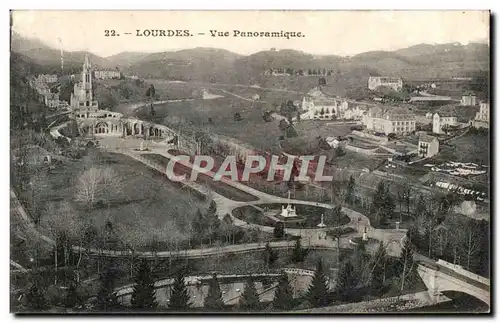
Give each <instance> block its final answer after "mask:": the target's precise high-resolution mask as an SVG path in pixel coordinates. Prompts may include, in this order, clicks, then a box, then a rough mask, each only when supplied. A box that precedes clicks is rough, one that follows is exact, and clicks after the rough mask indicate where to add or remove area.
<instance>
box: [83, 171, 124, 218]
mask: <svg viewBox="0 0 500 323" xmlns="http://www.w3.org/2000/svg"><path fill="white" fill-rule="evenodd" d="M122 188H123V183H122V181H121V179H120V177H119V176H118V174H117V173H116V172H115V171H114V170H113V169H112V168H111V167H105V168H102V167H91V168H90V169H88V170H85V171H83V172H82V173H81V174H80V176H79V177H78V179H77V182H76V193H75V199H76V200H77V201H78V202H81V203H83V204H85V205H86V206H87V207H88V209H89V210H90V209H92V208H93V206H94V204H95V203H97V202H98V201H101V202H104V203H109V202H110V199H111V197H112V196H116V195H117V194H120V193H121V191H122Z"/></svg>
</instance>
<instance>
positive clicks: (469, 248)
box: [460, 220, 483, 271]
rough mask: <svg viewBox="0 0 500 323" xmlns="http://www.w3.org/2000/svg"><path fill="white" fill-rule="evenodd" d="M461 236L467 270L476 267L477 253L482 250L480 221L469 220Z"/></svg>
mask: <svg viewBox="0 0 500 323" xmlns="http://www.w3.org/2000/svg"><path fill="white" fill-rule="evenodd" d="M460 237H461V240H462V241H461V251H462V253H463V254H464V256H465V257H464V258H465V259H464V260H465V262H464V264H465V268H466V269H467V270H469V271H470V270H471V268H475V267H476V266H475V265H476V264H477V263H478V259H477V255H478V254H479V252H480V251H481V246H482V244H483V243H482V239H483V233H482V231H481V227H480V224H479V222H478V221H476V220H470V221H468V223H467V225H466V226H465V228H463V229H462V234H460Z"/></svg>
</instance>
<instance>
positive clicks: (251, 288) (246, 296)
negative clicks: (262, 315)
mask: <svg viewBox="0 0 500 323" xmlns="http://www.w3.org/2000/svg"><path fill="white" fill-rule="evenodd" d="M239 307H240V309H243V310H250V311H251V310H259V309H260V308H261V306H260V299H259V294H257V289H256V288H255V284H254V282H253V281H252V279H251V278H249V279H248V280H247V283H246V285H245V290H244V291H243V294H241V299H240V303H239Z"/></svg>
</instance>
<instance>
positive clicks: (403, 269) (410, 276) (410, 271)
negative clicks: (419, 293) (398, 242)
mask: <svg viewBox="0 0 500 323" xmlns="http://www.w3.org/2000/svg"><path fill="white" fill-rule="evenodd" d="M398 267H399V272H400V281H401V291H403V290H404V288H405V286H408V285H411V284H412V283H413V282H414V281H415V277H416V276H415V275H416V269H417V266H416V263H415V261H414V259H413V245H412V243H411V241H410V239H408V238H406V239H405V242H404V245H403V249H402V250H401V255H400V257H399V266H398Z"/></svg>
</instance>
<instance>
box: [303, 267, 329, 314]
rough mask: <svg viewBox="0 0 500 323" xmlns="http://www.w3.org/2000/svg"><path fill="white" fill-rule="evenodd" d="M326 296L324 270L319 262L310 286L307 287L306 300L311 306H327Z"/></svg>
mask: <svg viewBox="0 0 500 323" xmlns="http://www.w3.org/2000/svg"><path fill="white" fill-rule="evenodd" d="M327 296H328V289H327V285H326V277H325V270H324V268H323V262H322V261H321V260H319V261H318V263H317V265H316V271H315V272H314V276H313V279H312V281H311V285H309V289H308V290H307V294H306V298H307V299H308V301H309V303H310V304H311V305H312V306H314V307H321V306H326V305H327V303H328V298H327Z"/></svg>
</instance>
